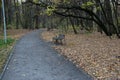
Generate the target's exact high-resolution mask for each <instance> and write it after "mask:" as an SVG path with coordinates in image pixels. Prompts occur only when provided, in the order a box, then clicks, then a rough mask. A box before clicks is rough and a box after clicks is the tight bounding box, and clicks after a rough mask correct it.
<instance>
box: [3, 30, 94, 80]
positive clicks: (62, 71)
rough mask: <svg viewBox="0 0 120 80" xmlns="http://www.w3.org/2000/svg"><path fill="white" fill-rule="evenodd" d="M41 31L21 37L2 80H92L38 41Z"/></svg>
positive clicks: (40, 40) (42, 42)
mask: <svg viewBox="0 0 120 80" xmlns="http://www.w3.org/2000/svg"><path fill="white" fill-rule="evenodd" d="M41 32H42V31H41V30H37V31H33V32H31V33H28V34H27V35H25V36H24V37H22V38H21V39H20V40H19V41H18V43H17V44H16V46H15V49H14V50H13V56H12V59H11V61H10V63H9V65H8V68H7V69H6V71H5V74H4V76H3V78H2V80H92V78H91V77H90V76H89V75H87V74H86V73H84V72H83V71H82V70H80V69H78V68H76V67H75V66H74V65H73V64H72V63H71V62H69V61H68V60H66V59H65V58H64V57H63V56H60V55H59V54H58V53H57V52H56V51H55V50H54V49H52V48H51V47H50V46H49V45H48V43H45V42H44V41H42V39H40V33H41Z"/></svg>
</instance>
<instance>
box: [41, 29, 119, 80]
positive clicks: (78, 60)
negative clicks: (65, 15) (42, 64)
mask: <svg viewBox="0 0 120 80" xmlns="http://www.w3.org/2000/svg"><path fill="white" fill-rule="evenodd" d="M57 34H58V31H56V30H53V31H45V32H43V33H42V37H43V39H44V40H46V41H47V42H52V38H53V37H54V36H55V35H57ZM65 40H66V44H65V45H53V46H52V47H53V48H55V49H56V50H57V51H58V52H60V54H61V55H64V56H65V57H67V58H68V59H69V60H70V61H72V62H73V63H74V64H76V66H77V67H80V68H82V69H83V70H84V71H86V72H87V73H88V74H90V75H91V76H93V77H94V78H95V80H120V39H117V38H115V37H114V38H112V39H110V38H109V37H106V36H105V35H101V34H100V33H96V32H94V33H84V34H82V33H81V34H77V35H75V34H72V33H67V34H65Z"/></svg>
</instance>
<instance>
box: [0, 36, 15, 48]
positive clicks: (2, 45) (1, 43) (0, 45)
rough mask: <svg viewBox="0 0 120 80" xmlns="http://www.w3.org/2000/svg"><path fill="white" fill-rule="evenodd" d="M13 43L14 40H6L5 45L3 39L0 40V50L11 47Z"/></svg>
mask: <svg viewBox="0 0 120 80" xmlns="http://www.w3.org/2000/svg"><path fill="white" fill-rule="evenodd" d="M14 41H15V40H14V39H12V38H8V39H7V43H5V41H4V40H3V39H0V49H1V48H4V47H6V46H9V45H11V44H12V43H13V42H14Z"/></svg>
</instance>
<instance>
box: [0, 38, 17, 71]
mask: <svg viewBox="0 0 120 80" xmlns="http://www.w3.org/2000/svg"><path fill="white" fill-rule="evenodd" d="M14 42H15V40H14V39H12V38H8V39H7V43H5V42H4V39H0V73H1V71H2V69H3V67H4V64H5V62H6V60H7V58H8V55H9V53H10V51H11V49H12V46H13V44H14Z"/></svg>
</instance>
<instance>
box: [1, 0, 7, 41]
mask: <svg viewBox="0 0 120 80" xmlns="http://www.w3.org/2000/svg"><path fill="white" fill-rule="evenodd" d="M2 12H3V20H4V41H5V43H7V32H6V20H5V6H4V0H2Z"/></svg>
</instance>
